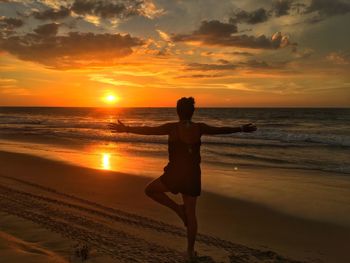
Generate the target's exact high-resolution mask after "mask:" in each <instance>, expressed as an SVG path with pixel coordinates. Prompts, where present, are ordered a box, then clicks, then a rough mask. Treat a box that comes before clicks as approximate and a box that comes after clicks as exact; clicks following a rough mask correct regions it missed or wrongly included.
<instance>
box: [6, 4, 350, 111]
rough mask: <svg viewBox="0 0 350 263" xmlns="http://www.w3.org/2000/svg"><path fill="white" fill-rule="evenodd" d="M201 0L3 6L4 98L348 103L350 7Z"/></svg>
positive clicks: (92, 102) (12, 102)
mask: <svg viewBox="0 0 350 263" xmlns="http://www.w3.org/2000/svg"><path fill="white" fill-rule="evenodd" d="M93 2H94V1H92V2H91V3H93ZM112 2H113V3H114V2H115V3H117V2H118V3H119V2H123V1H112ZM124 2H125V1H124ZM196 2H197V1H187V2H186V1H148V0H147V1H146V0H145V1H143V5H141V6H136V7H130V6H127V7H126V6H125V9H118V10H119V11H118V13H113V12H112V11H111V10H110V9H106V10H107V11H108V12H107V11H106V12H103V13H99V11H98V9H96V8H95V7H94V6H93V4H91V5H90V6H79V4H80V3H79V1H72V4H70V5H67V3H66V1H62V2H60V1H50V0H46V1H38V3H36V4H34V3H27V4H22V3H21V2H17V1H9V2H8V3H0V6H1V9H0V10H1V11H0V27H1V30H2V33H1V39H0V48H1V51H0V70H1V75H0V105H2V106H109V105H111V104H108V103H106V100H104V99H103V98H105V97H106V96H107V95H111V94H112V95H115V96H117V97H118V98H119V99H118V101H117V102H116V103H115V106H122V107H124V106H125V107H135V106H136V107H143V106H146V107H158V106H174V103H175V101H176V100H177V99H178V98H179V97H183V96H193V97H195V98H196V101H197V105H198V106H203V107H205V106H219V107H289V106H291V107H303V106H310V107H320V106H321V107H322V106H326V107H348V106H349V105H350V91H349V89H350V77H349V74H348V72H349V69H350V53H349V49H348V47H349V46H350V45H349V44H350V43H349V36H348V34H341V30H342V29H343V28H344V29H345V27H346V23H348V22H350V20H349V14H350V13H347V12H341V11H338V13H336V12H335V13H334V11H332V12H329V11H327V9H325V7H323V6H322V5H319V3H318V1H316V0H313V1H311V3H309V4H308V5H306V4H305V10H304V11H303V13H301V12H300V11H299V12H298V13H297V12H296V11H295V10H296V9H295V7H294V6H293V5H292V4H290V3H289V2H288V1H281V3H282V2H283V3H284V2H286V3H287V2H288V3H289V6H288V5H282V4H283V3H282V4H281V5H280V6H276V5H275V4H273V3H274V2H273V1H271V3H270V2H269V1H266V3H265V4H264V5H262V6H261V7H260V9H262V10H266V12H265V13H264V11H261V10H260V9H256V6H255V5H254V3H253V1H244V2H246V3H245V4H243V5H241V6H238V3H237V2H238V1H226V0H225V1H222V6H219V7H218V8H217V9H215V10H214V9H213V1H209V0H208V1H203V3H202V4H203V6H202V7H201V9H200V10H198V8H197V7H198V6H196ZM304 2H305V1H304ZM306 2H307V1H306ZM306 2H305V3H306ZM334 3H335V5H336V4H338V5H340V4H341V3H342V2H341V1H335V2H334ZM197 4H198V3H197ZM228 7H230V8H231V9H230V11H228V10H229V9H228ZM336 7H337V6H336ZM340 7H341V5H340ZM349 7H350V4H349ZM130 8H133V9H132V10H129V9H130ZM232 10H233V11H232ZM259 10H260V11H259ZM332 10H333V9H332ZM334 10H338V9H334ZM339 10H340V9H339ZM121 12H125V13H121ZM126 12H127V13H126ZM126 14H127V15H126ZM316 18H317V19H318V20H317V22H310V21H311V20H310V19H316ZM308 19H309V20H308ZM175 21H177V23H174V22H175ZM312 21H313V20H312ZM334 29H337V31H334ZM276 32H277V33H276ZM279 32H281V33H279ZM338 32H339V33H338ZM331 33H332V34H333V39H331ZM310 34H311V35H312V36H311V35H310ZM334 35H336V37H334ZM315 37H318V39H323V41H321V42H320V41H317V38H316V39H315ZM327 37H329V38H327Z"/></svg>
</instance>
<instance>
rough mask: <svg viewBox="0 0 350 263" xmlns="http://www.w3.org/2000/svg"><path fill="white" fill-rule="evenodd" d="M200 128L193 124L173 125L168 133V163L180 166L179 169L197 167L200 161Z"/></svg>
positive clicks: (179, 123) (180, 123)
mask: <svg viewBox="0 0 350 263" xmlns="http://www.w3.org/2000/svg"><path fill="white" fill-rule="evenodd" d="M200 138H201V133H200V126H199V124H197V123H193V122H178V123H174V127H173V128H172V130H171V132H170V133H169V139H168V151H169V163H170V164H172V165H181V168H184V169H186V168H191V167H193V166H198V165H199V164H200V161H201V157H200V146H201V139H200Z"/></svg>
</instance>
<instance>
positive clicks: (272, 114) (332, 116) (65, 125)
mask: <svg viewBox="0 0 350 263" xmlns="http://www.w3.org/2000/svg"><path fill="white" fill-rule="evenodd" d="M118 119H120V120H122V121H124V122H125V124H127V125H149V126H156V125H160V124H162V123H164V122H171V121H176V120H177V116H176V111H175V109H173V108H115V109H111V108H42V107H30V108H28V107H1V108H0V138H1V137H2V136H3V137H7V136H11V135H15V136H16V137H24V138H27V139H30V138H34V137H35V138H37V139H40V138H44V137H50V138H53V139H55V138H57V139H70V140H72V141H75V142H76V143H78V144H79V143H80V144H82V145H91V144H95V145H96V144H101V145H106V144H108V143H110V144H112V145H114V146H115V147H116V148H118V150H119V152H120V151H121V152H124V153H125V154H126V155H128V156H129V157H130V158H131V157H133V156H134V157H138V156H143V157H148V158H151V159H152V158H155V159H157V158H163V159H164V156H166V150H167V149H166V144H167V137H166V136H140V135H133V134H112V133H111V132H110V131H109V130H108V128H107V124H108V123H109V122H115V121H116V120H118ZM193 121H195V122H205V123H207V124H209V125H218V126H220V125H222V126H238V125H242V124H245V123H254V124H255V125H257V127H258V131H257V132H255V133H237V134H230V135H215V136H203V138H202V142H203V146H202V162H203V163H204V164H206V165H208V166H210V167H212V168H215V170H218V171H220V167H224V168H225V173H227V170H230V168H232V169H239V168H243V167H255V168H256V167H272V168H276V167H278V168H291V169H307V170H321V171H331V172H339V173H344V174H349V173H350V158H349V157H350V109H332V108H327V109H325V108H307V109H305V108H200V109H197V110H196V112H195V115H194V118H193ZM36 141H37V140H36ZM53 141H54V140H53ZM73 144H74V143H73ZM112 148H113V147H112V146H111V147H110V148H109V150H112V151H113V149H112ZM161 165H162V164H158V165H157V166H156V167H153V168H151V170H154V172H156V171H157V170H158V171H159V172H161V169H160V168H159V166H161ZM115 168H116V169H117V167H115ZM117 170H118V169H117ZM146 172H148V171H146Z"/></svg>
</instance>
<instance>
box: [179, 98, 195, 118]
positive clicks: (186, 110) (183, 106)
mask: <svg viewBox="0 0 350 263" xmlns="http://www.w3.org/2000/svg"><path fill="white" fill-rule="evenodd" d="M176 110H177V115H178V116H179V119H180V120H190V119H191V118H192V115H193V112H194V98H192V97H188V98H185V97H183V98H181V99H179V100H178V101H177V104H176Z"/></svg>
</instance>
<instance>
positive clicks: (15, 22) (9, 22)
mask: <svg viewBox="0 0 350 263" xmlns="http://www.w3.org/2000/svg"><path fill="white" fill-rule="evenodd" d="M0 23H1V24H4V25H6V26H7V27H11V28H16V27H21V26H23V24H24V23H23V21H22V20H21V19H18V18H12V17H4V16H2V17H0Z"/></svg>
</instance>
